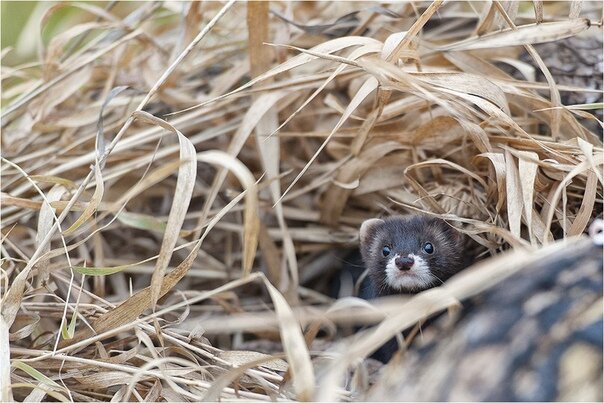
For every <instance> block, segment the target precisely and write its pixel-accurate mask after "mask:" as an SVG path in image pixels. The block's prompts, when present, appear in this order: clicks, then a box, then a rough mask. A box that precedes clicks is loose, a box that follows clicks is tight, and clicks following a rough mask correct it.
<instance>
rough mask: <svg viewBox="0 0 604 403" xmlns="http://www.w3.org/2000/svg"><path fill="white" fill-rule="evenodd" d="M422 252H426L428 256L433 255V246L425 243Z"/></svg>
mask: <svg viewBox="0 0 604 403" xmlns="http://www.w3.org/2000/svg"><path fill="white" fill-rule="evenodd" d="M423 249H424V252H426V253H427V254H428V255H431V254H433V253H434V246H432V244H431V243H430V242H426V243H425V244H424V247H423Z"/></svg>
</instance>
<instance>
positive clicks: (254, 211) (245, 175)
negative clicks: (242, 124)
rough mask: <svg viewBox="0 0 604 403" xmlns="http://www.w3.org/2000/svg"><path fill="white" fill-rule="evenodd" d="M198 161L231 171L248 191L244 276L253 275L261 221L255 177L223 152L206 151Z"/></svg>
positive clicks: (240, 163) (198, 155)
mask: <svg viewBox="0 0 604 403" xmlns="http://www.w3.org/2000/svg"><path fill="white" fill-rule="evenodd" d="M197 160H198V161H200V162H206V163H209V164H214V165H218V166H220V167H222V168H225V169H228V170H230V171H231V172H232V173H233V174H234V175H235V176H236V177H237V179H238V180H239V182H241V185H242V186H243V188H244V189H245V191H246V196H245V198H246V199H245V210H244V219H243V221H244V228H243V267H242V270H243V275H244V277H245V276H247V275H248V274H250V273H251V271H252V266H253V264H254V258H255V256H256V249H257V247H258V233H259V231H260V219H259V217H258V189H257V186H256V182H255V180H254V176H253V175H252V173H251V172H250V171H249V169H248V168H247V167H246V166H245V165H244V164H243V163H242V162H241V161H239V160H238V159H236V158H234V157H232V156H231V155H229V154H227V153H225V152H222V151H205V152H201V153H199V154H197Z"/></svg>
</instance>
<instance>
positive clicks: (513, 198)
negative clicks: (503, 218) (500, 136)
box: [505, 150, 530, 238]
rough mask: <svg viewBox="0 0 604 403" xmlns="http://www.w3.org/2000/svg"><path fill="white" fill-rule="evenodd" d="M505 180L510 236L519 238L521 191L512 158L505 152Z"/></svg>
mask: <svg viewBox="0 0 604 403" xmlns="http://www.w3.org/2000/svg"><path fill="white" fill-rule="evenodd" d="M505 179H506V180H505V184H506V200H507V210H508V225H509V227H510V231H511V232H512V234H513V235H514V236H516V237H518V238H521V234H520V222H521V219H522V190H521V187H520V178H519V173H518V169H517V168H516V162H515V161H514V156H513V155H512V154H511V153H510V152H509V151H507V150H506V151H505ZM528 224H530V223H528Z"/></svg>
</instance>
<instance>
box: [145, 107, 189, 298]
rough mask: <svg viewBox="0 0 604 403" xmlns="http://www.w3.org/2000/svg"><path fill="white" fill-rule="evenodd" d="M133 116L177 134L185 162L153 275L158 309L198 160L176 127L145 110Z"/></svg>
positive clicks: (153, 291)
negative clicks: (163, 283) (158, 301)
mask: <svg viewBox="0 0 604 403" xmlns="http://www.w3.org/2000/svg"><path fill="white" fill-rule="evenodd" d="M133 116H134V117H136V118H138V119H141V120H143V121H145V122H148V123H152V124H156V125H159V126H161V127H163V128H164V129H167V130H170V131H171V132H172V133H174V134H176V135H177V136H178V144H179V148H180V156H179V160H180V161H182V164H181V165H180V167H179V168H178V176H177V179H176V188H175V190H174V198H173V200H172V207H171V208H170V213H169V215H168V221H167V223H166V231H165V232H164V238H163V239H162V244H161V247H160V251H159V257H158V259H157V262H156V264H155V270H154V271H153V276H152V277H151V299H152V301H153V302H152V306H153V308H154V309H155V304H156V303H157V300H158V299H159V294H160V292H161V290H162V281H163V278H164V274H165V272H166V268H167V267H168V264H169V263H170V258H171V257H172V253H173V250H174V246H175V245H176V241H177V240H178V237H179V233H180V230H181V229H182V226H183V223H184V221H185V217H186V214H187V209H188V208H189V203H190V202H191V197H192V195H193V188H194V187H195V178H196V175H197V163H196V160H195V147H194V146H193V143H191V141H190V140H189V139H188V138H187V137H185V136H184V135H183V134H182V133H181V132H180V131H178V130H177V129H176V128H175V127H174V126H172V125H171V124H169V123H167V122H166V121H164V120H162V119H159V118H157V117H155V116H153V115H150V114H148V113H147V112H143V111H138V112H135V113H134V114H133Z"/></svg>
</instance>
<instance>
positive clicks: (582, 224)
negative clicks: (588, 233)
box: [568, 169, 598, 236]
mask: <svg viewBox="0 0 604 403" xmlns="http://www.w3.org/2000/svg"><path fill="white" fill-rule="evenodd" d="M597 185H598V178H597V177H596V174H595V172H594V171H593V169H590V170H589V171H587V182H586V183H585V193H584V194H583V200H582V201H581V207H579V212H578V213H577V215H576V217H575V219H574V221H573V223H572V224H571V226H570V229H569V230H568V235H569V236H573V235H579V234H581V233H582V232H583V231H585V228H586V227H587V224H588V223H589V220H590V219H591V217H592V214H593V210H594V204H595V202H596V196H597V193H598V186H597Z"/></svg>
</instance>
